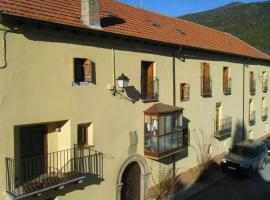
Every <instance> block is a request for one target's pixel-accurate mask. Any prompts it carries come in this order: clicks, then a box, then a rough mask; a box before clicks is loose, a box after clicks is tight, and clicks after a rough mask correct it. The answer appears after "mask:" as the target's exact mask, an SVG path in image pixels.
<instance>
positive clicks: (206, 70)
mask: <svg viewBox="0 0 270 200" xmlns="http://www.w3.org/2000/svg"><path fill="white" fill-rule="evenodd" d="M201 71H202V78H203V91H204V92H206V91H208V90H209V89H210V66H209V64H208V63H202V69H201Z"/></svg>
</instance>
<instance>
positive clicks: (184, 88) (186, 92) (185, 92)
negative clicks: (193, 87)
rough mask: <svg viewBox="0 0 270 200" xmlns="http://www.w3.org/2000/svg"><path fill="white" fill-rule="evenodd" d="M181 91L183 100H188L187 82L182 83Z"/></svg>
mask: <svg viewBox="0 0 270 200" xmlns="http://www.w3.org/2000/svg"><path fill="white" fill-rule="evenodd" d="M183 91H184V92H183V97H184V100H189V84H184V86H183Z"/></svg>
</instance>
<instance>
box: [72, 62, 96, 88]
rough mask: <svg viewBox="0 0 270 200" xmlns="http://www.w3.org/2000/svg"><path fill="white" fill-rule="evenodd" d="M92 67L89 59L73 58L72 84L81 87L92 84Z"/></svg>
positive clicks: (92, 64)
mask: <svg viewBox="0 0 270 200" xmlns="http://www.w3.org/2000/svg"><path fill="white" fill-rule="evenodd" d="M93 66H94V63H93V62H92V61H91V60H90V59H85V58H74V83H75V84H76V85H82V84H83V83H84V84H87V83H89V82H93V74H94V73H93Z"/></svg>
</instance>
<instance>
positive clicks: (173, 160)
mask: <svg viewBox="0 0 270 200" xmlns="http://www.w3.org/2000/svg"><path fill="white" fill-rule="evenodd" d="M181 51H182V48H181V47H179V49H177V50H176V51H174V52H173V66H172V76H173V77H172V78H173V106H176V91H175V89H176V88H175V84H176V78H175V65H176V64H175V58H176V56H177V53H178V52H179V53H180V52H181ZM172 162H173V179H174V183H175V181H176V170H175V169H176V167H175V154H173V155H172ZM174 189H176V188H174Z"/></svg>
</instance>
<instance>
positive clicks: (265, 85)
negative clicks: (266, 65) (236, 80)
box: [262, 78, 268, 93]
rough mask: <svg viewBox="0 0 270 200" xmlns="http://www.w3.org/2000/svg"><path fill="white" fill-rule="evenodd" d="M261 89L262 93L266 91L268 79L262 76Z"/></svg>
mask: <svg viewBox="0 0 270 200" xmlns="http://www.w3.org/2000/svg"><path fill="white" fill-rule="evenodd" d="M262 90H263V92H264V93H266V92H267V91H268V79H266V78H264V79H263V81H262Z"/></svg>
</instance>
